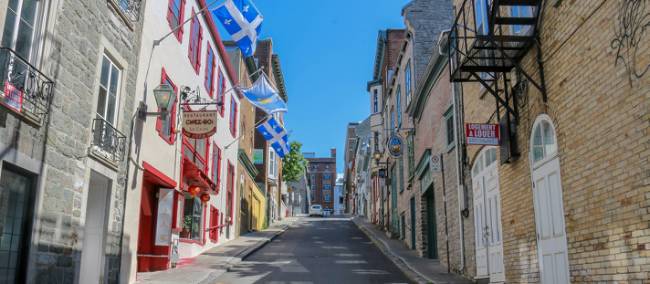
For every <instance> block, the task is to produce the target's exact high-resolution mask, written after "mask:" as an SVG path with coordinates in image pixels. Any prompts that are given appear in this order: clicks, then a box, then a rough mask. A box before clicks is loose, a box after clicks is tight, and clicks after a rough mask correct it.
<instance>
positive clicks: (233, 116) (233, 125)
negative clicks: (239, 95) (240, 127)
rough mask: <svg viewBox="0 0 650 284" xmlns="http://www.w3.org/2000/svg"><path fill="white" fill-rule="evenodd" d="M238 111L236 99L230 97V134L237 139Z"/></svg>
mask: <svg viewBox="0 0 650 284" xmlns="http://www.w3.org/2000/svg"><path fill="white" fill-rule="evenodd" d="M237 110H238V105H237V101H236V100H235V98H234V97H232V96H231V97H230V134H232V137H237V115H238V113H237Z"/></svg>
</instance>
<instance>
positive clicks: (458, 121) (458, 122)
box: [451, 83, 465, 271]
mask: <svg viewBox="0 0 650 284" xmlns="http://www.w3.org/2000/svg"><path fill="white" fill-rule="evenodd" d="M451 96H452V99H453V104H454V112H455V121H454V124H455V128H456V142H455V143H456V145H455V146H456V151H455V152H456V190H457V196H458V226H459V231H460V267H459V270H460V271H463V270H464V269H465V228H464V224H463V223H464V222H463V213H462V210H463V209H465V208H464V207H465V206H464V205H465V202H463V201H464V199H465V194H464V183H463V181H464V173H463V172H462V171H463V169H464V167H462V166H461V165H462V159H463V157H462V153H461V150H462V149H461V139H462V138H463V135H461V133H460V132H461V131H463V128H462V127H461V126H462V118H461V112H462V108H461V106H460V105H459V103H460V102H459V100H458V98H457V96H458V94H457V92H456V83H452V85H451Z"/></svg>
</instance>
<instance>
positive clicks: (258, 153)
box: [253, 149, 264, 165]
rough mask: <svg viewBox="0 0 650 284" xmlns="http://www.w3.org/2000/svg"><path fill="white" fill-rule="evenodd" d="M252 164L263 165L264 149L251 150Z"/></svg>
mask: <svg viewBox="0 0 650 284" xmlns="http://www.w3.org/2000/svg"><path fill="white" fill-rule="evenodd" d="M253 164H256V165H263V164H264V149H254V150H253Z"/></svg>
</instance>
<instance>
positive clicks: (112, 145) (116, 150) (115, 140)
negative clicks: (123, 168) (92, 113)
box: [91, 118, 126, 164]
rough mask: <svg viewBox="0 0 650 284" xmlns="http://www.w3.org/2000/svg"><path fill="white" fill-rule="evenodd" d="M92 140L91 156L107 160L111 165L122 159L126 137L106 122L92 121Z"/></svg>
mask: <svg viewBox="0 0 650 284" xmlns="http://www.w3.org/2000/svg"><path fill="white" fill-rule="evenodd" d="M92 131H93V140H92V145H91V151H92V153H93V154H95V155H97V156H100V157H101V158H104V159H106V160H108V161H109V162H111V163H113V164H117V163H118V162H120V161H122V160H123V159H124V149H125V146H126V136H125V135H124V134H122V133H121V132H120V131H118V130H117V129H115V127H114V126H113V125H111V124H110V123H109V122H108V121H106V120H104V119H102V118H95V119H94V120H93V129H92Z"/></svg>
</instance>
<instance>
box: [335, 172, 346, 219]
mask: <svg viewBox="0 0 650 284" xmlns="http://www.w3.org/2000/svg"><path fill="white" fill-rule="evenodd" d="M343 213H345V193H344V192H343V174H337V175H336V186H334V214H335V215H340V214H343Z"/></svg>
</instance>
